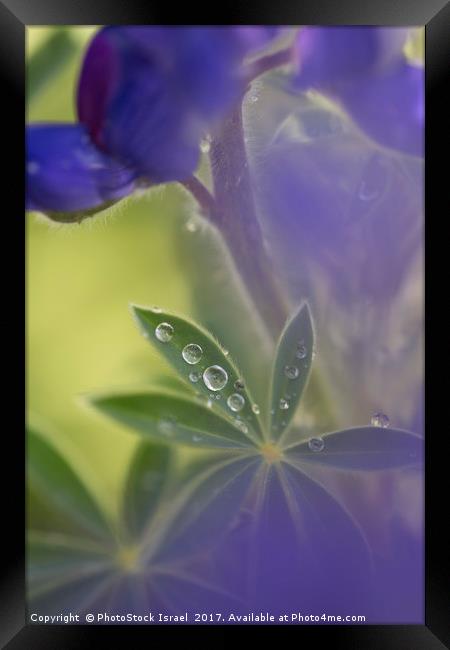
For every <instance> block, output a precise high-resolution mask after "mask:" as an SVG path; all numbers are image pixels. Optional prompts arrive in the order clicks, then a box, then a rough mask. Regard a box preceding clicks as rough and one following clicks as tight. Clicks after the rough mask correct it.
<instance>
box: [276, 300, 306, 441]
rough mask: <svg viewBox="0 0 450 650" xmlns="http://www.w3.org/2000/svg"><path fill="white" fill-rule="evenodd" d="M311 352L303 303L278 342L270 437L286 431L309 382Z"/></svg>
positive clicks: (278, 436)
mask: <svg viewBox="0 0 450 650" xmlns="http://www.w3.org/2000/svg"><path fill="white" fill-rule="evenodd" d="M313 352H314V331H313V325H312V320H311V313H310V311H309V307H308V305H307V304H306V303H303V304H302V305H301V306H300V308H299V310H298V311H297V312H296V313H295V314H294V316H293V317H292V318H291V319H290V320H289V321H288V323H287V324H286V326H285V328H284V330H283V332H282V333H281V336H280V340H279V342H278V346H277V350H276V354H275V362H274V367H273V374H272V391H271V394H272V399H271V415H272V417H271V437H272V439H274V440H279V439H280V438H281V435H282V434H283V432H284V431H286V429H287V428H288V426H289V424H290V422H291V420H292V418H293V416H294V415H295V411H296V409H297V406H298V405H299V403H300V400H301V397H302V395H303V391H304V389H305V386H306V383H307V381H308V377H309V373H310V369H311V364H312V359H313Z"/></svg>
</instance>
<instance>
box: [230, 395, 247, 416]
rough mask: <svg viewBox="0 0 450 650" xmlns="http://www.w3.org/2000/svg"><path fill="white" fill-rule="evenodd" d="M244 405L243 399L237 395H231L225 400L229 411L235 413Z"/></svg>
mask: <svg viewBox="0 0 450 650" xmlns="http://www.w3.org/2000/svg"><path fill="white" fill-rule="evenodd" d="M244 405H245V399H244V398H243V397H242V395H239V393H233V394H232V395H230V396H229V398H228V399H227V406H228V408H229V409H230V410H231V411H234V412H235V413H237V411H242V409H243V408H244Z"/></svg>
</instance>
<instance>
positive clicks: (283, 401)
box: [280, 398, 289, 411]
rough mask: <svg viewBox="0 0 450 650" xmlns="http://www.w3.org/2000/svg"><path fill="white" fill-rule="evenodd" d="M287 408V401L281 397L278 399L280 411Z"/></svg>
mask: <svg viewBox="0 0 450 650" xmlns="http://www.w3.org/2000/svg"><path fill="white" fill-rule="evenodd" d="M288 408H289V402H288V401H287V400H285V399H283V398H281V399H280V409H281V410H282V411H287V409H288Z"/></svg>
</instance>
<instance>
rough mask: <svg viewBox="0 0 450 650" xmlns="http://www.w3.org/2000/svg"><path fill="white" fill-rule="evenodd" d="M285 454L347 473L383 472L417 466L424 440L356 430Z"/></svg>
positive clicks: (407, 434) (378, 430)
mask: <svg viewBox="0 0 450 650" xmlns="http://www.w3.org/2000/svg"><path fill="white" fill-rule="evenodd" d="M286 454H287V455H288V457H289V458H291V459H295V460H296V461H299V462H301V463H303V462H305V463H314V464H318V465H326V466H328V467H335V468H337V469H346V470H349V469H350V470H365V471H367V470H383V469H393V468H395V467H408V466H411V465H417V464H418V463H420V462H421V459H422V456H423V440H422V438H420V437H419V436H418V435H416V434H414V433H411V432H410V431H404V430H402V429H391V428H390V427H388V428H385V429H383V428H380V427H355V428H352V429H346V430H344V431H334V432H332V433H327V434H325V435H323V436H321V437H320V438H319V437H317V438H312V439H311V440H308V441H305V442H302V443H301V444H299V445H295V446H293V447H291V448H289V449H288V450H286Z"/></svg>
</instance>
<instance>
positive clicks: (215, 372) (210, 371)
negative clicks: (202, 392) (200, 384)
mask: <svg viewBox="0 0 450 650" xmlns="http://www.w3.org/2000/svg"><path fill="white" fill-rule="evenodd" d="M203 381H204V382H205V386H206V388H209V390H213V391H217V390H222V388H225V386H226V385H227V382H228V374H227V371H226V370H224V369H223V368H222V367H221V366H209V368H206V370H205V372H204V373H203Z"/></svg>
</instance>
